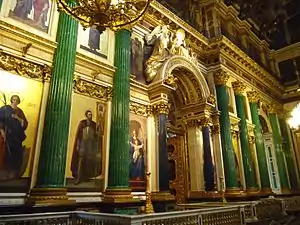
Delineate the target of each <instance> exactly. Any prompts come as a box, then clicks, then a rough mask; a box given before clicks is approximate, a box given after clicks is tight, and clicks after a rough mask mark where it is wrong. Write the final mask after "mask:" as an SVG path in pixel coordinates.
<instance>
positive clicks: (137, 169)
mask: <svg viewBox="0 0 300 225" xmlns="http://www.w3.org/2000/svg"><path fill="white" fill-rule="evenodd" d="M146 129H147V118H146V117H143V116H140V115H136V114H133V113H131V114H130V123H129V132H130V140H129V159H130V162H129V183H130V186H131V188H132V190H133V191H145V189H146V182H145V174H146V166H147V165H146V162H147V160H146V157H147V130H146Z"/></svg>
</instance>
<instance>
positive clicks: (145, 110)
mask: <svg viewBox="0 0 300 225" xmlns="http://www.w3.org/2000/svg"><path fill="white" fill-rule="evenodd" d="M129 109H130V112H131V113H134V114H137V115H140V116H149V115H151V114H152V112H153V108H152V107H151V106H150V105H144V104H141V103H137V102H130V106H129Z"/></svg>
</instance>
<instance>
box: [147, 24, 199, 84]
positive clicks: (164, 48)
mask: <svg viewBox="0 0 300 225" xmlns="http://www.w3.org/2000/svg"><path fill="white" fill-rule="evenodd" d="M145 40H146V43H147V44H148V45H151V44H153V43H154V48H153V52H152V54H151V57H150V58H149V59H148V60H147V61H146V63H145V66H146V71H145V75H146V81H147V82H148V83H150V82H152V81H153V80H154V78H155V76H156V74H157V71H158V70H159V69H160V68H161V67H162V65H163V64H164V62H165V61H166V60H167V59H169V58H171V57H172V56H175V55H177V56H183V57H186V58H187V59H189V60H190V61H192V62H193V63H195V64H196V65H197V64H198V60H197V55H196V54H195V53H193V52H192V51H191V50H190V49H189V48H188V46H187V44H186V41H185V31H184V30H183V29H178V30H177V31H176V33H175V34H174V33H172V32H171V31H170V30H169V27H168V26H166V25H165V26H157V27H156V28H154V30H153V31H152V32H151V33H150V34H148V35H146V37H145Z"/></svg>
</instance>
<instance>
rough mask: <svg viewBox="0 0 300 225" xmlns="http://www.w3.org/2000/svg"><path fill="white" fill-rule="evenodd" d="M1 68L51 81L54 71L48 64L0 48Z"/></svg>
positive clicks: (27, 76) (28, 76) (23, 75)
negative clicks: (32, 60)
mask: <svg viewBox="0 0 300 225" xmlns="http://www.w3.org/2000/svg"><path fill="white" fill-rule="evenodd" d="M0 68H1V69H3V70H6V71H9V72H14V73H16V74H18V75H20V76H22V77H26V78H31V79H34V80H38V81H49V80H50V78H51V72H52V68H51V67H50V66H48V65H41V64H38V63H36V62H31V61H29V60H27V59H25V58H22V57H18V56H14V55H11V54H9V53H6V52H4V51H3V50H2V49H0Z"/></svg>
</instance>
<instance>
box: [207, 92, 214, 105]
mask: <svg viewBox="0 0 300 225" xmlns="http://www.w3.org/2000/svg"><path fill="white" fill-rule="evenodd" d="M206 101H207V103H209V104H212V105H215V104H216V97H215V96H214V95H212V94H211V95H210V96H208V98H207V100H206Z"/></svg>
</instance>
